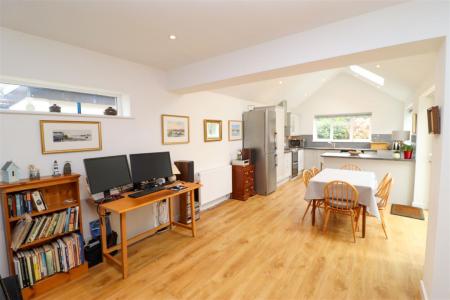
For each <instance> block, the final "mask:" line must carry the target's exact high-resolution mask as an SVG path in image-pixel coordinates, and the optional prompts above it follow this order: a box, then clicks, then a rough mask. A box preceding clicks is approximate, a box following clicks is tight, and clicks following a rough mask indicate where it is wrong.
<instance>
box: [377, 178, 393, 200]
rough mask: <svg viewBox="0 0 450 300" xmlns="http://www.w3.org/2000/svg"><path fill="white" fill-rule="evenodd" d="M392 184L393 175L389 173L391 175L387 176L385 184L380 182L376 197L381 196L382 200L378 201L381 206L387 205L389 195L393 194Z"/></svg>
mask: <svg viewBox="0 0 450 300" xmlns="http://www.w3.org/2000/svg"><path fill="white" fill-rule="evenodd" d="M388 174H389V173H388ZM385 177H386V176H385ZM383 179H384V178H383ZM391 186H392V177H391V176H390V174H389V176H388V177H386V180H385V181H384V184H382V185H381V184H380V186H379V187H378V191H377V193H376V194H375V196H376V197H378V198H380V201H379V202H378V207H379V208H385V207H386V205H387V203H388V200H389V195H390V194H391Z"/></svg>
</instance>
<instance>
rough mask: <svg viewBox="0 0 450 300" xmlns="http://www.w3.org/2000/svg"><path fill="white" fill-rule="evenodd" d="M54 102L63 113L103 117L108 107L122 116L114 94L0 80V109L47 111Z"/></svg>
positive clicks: (117, 98) (117, 99)
mask: <svg viewBox="0 0 450 300" xmlns="http://www.w3.org/2000/svg"><path fill="white" fill-rule="evenodd" d="M54 104H56V105H57V106H59V107H60V108H61V113H65V114H78V115H88V116H103V115H104V112H105V109H107V108H108V107H112V108H113V109H115V110H116V111H118V115H123V114H122V113H123V112H121V111H120V107H119V97H118V96H112V95H101V94H94V93H84V92H76V91H69V90H64V89H54V88H48V87H39V86H32V85H22V84H12V83H6V82H1V81H0V111H2V110H3V111H12V112H14V111H18V112H31V113H33V112H34V113H40V112H42V113H43V112H46V113H48V112H49V107H50V106H53V105H54Z"/></svg>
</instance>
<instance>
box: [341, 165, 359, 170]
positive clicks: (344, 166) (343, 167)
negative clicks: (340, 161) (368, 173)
mask: <svg viewBox="0 0 450 300" xmlns="http://www.w3.org/2000/svg"><path fill="white" fill-rule="evenodd" d="M341 170H350V171H362V170H361V168H360V167H358V166H357V165H353V164H345V165H343V166H342V167H341Z"/></svg>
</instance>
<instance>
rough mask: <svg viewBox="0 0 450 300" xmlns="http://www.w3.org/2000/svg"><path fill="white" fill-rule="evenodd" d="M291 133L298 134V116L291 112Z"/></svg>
mask: <svg viewBox="0 0 450 300" xmlns="http://www.w3.org/2000/svg"><path fill="white" fill-rule="evenodd" d="M290 127H291V135H300V117H299V116H298V115H297V114H295V113H291V123H290Z"/></svg>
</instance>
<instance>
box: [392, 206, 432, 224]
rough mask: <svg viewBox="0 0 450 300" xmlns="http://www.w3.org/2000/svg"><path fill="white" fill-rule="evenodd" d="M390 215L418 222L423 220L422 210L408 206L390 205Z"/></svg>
mask: <svg viewBox="0 0 450 300" xmlns="http://www.w3.org/2000/svg"><path fill="white" fill-rule="evenodd" d="M391 215H397V216H402V217H407V218H413V219H418V220H425V217H424V215H423V209H421V208H418V207H414V206H408V205H401V204H392V206H391Z"/></svg>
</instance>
